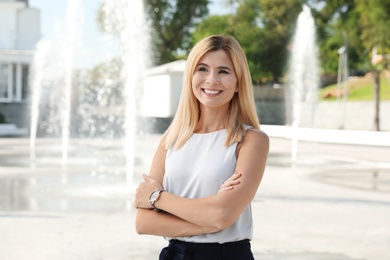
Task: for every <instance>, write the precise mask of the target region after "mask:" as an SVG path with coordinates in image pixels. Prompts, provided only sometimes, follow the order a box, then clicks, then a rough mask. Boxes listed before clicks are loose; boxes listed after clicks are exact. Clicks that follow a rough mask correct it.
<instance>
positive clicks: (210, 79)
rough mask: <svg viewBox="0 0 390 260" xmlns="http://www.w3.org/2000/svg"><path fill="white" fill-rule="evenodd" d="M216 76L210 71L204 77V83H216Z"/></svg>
mask: <svg viewBox="0 0 390 260" xmlns="http://www.w3.org/2000/svg"><path fill="white" fill-rule="evenodd" d="M218 83H219V82H218V78H217V77H216V76H215V75H214V74H213V73H210V74H209V75H208V77H207V79H206V84H207V85H218Z"/></svg>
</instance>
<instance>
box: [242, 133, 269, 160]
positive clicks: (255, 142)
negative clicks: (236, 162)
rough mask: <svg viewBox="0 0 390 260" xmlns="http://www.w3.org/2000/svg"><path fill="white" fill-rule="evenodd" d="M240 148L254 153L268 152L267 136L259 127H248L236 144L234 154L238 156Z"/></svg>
mask: <svg viewBox="0 0 390 260" xmlns="http://www.w3.org/2000/svg"><path fill="white" fill-rule="evenodd" d="M241 150H244V151H247V153H249V154H252V155H255V153H261V154H264V155H266V154H268V151H269V137H268V135H267V134H266V133H264V132H263V131H261V130H259V129H254V128H251V129H248V130H247V131H246V134H245V136H244V138H243V140H242V141H241V142H240V143H239V144H238V146H237V150H236V155H237V157H238V156H239V154H240V152H241Z"/></svg>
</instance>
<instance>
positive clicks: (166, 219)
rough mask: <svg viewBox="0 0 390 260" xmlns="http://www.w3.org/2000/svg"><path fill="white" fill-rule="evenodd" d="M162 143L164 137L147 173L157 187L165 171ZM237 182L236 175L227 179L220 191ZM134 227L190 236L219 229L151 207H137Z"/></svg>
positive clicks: (139, 229)
mask: <svg viewBox="0 0 390 260" xmlns="http://www.w3.org/2000/svg"><path fill="white" fill-rule="evenodd" d="M163 143H164V139H162V140H161V142H160V144H159V146H158V148H157V150H156V153H155V156H154V158H153V162H152V166H151V169H150V175H149V176H150V177H152V178H153V179H154V180H155V184H156V187H159V188H161V187H162V182H163V178H164V172H165V157H166V149H165V148H164V145H163ZM238 183H239V181H237V177H236V178H235V179H229V180H228V181H226V182H225V183H224V184H223V185H222V187H221V192H222V191H227V190H231V189H232V188H230V187H229V186H232V185H235V184H238ZM149 195H150V194H149ZM135 206H137V205H135ZM135 227H136V231H137V233H138V234H149V235H156V236H168V237H180V236H191V235H199V234H205V233H214V232H217V231H219V230H218V229H216V228H213V227H206V226H199V225H196V224H194V223H191V222H188V221H186V220H183V219H181V218H179V217H177V216H174V215H172V214H169V213H166V212H156V211H154V210H152V209H141V208H139V209H137V213H136V223H135Z"/></svg>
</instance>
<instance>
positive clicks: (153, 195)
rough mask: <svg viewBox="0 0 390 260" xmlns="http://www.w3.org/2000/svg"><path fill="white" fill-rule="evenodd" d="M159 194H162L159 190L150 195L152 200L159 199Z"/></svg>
mask: <svg viewBox="0 0 390 260" xmlns="http://www.w3.org/2000/svg"><path fill="white" fill-rule="evenodd" d="M158 195H160V193H159V192H153V194H152V196H150V200H152V201H155V200H156V199H157V197H158Z"/></svg>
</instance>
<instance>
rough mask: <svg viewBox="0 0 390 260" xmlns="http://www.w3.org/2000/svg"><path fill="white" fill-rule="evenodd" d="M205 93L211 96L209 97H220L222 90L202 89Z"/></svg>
mask: <svg viewBox="0 0 390 260" xmlns="http://www.w3.org/2000/svg"><path fill="white" fill-rule="evenodd" d="M202 90H203V92H204V93H206V94H209V95H218V94H219V93H221V92H222V90H212V89H205V88H203V89H202Z"/></svg>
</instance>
